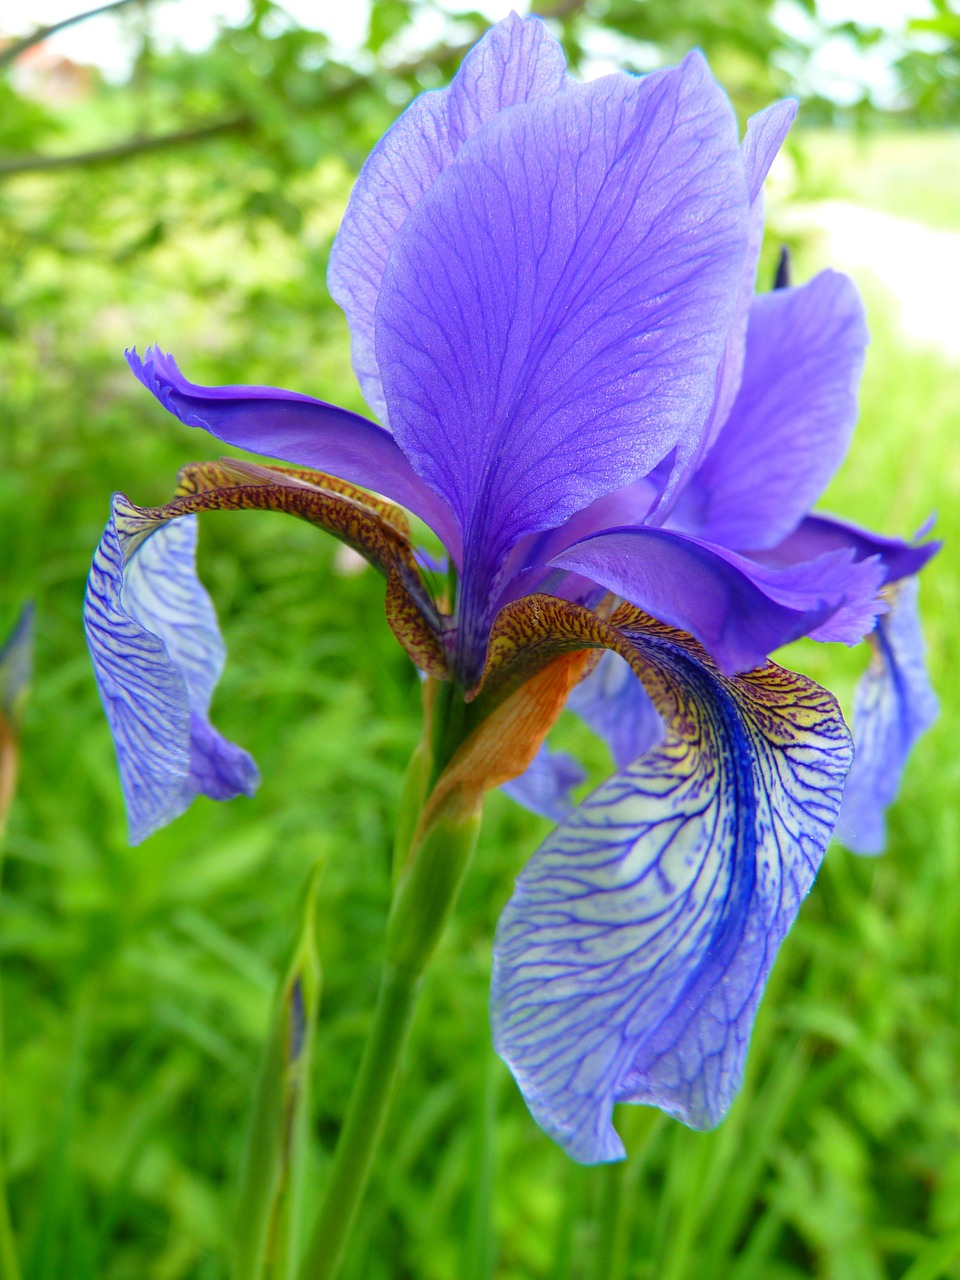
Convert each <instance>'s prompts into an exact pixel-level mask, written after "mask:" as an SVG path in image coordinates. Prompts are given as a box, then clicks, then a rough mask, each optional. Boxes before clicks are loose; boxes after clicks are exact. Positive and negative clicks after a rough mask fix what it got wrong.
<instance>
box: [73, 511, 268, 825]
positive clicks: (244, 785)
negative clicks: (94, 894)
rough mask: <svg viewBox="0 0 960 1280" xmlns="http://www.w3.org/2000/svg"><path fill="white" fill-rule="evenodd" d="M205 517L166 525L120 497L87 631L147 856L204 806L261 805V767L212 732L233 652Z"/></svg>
mask: <svg viewBox="0 0 960 1280" xmlns="http://www.w3.org/2000/svg"><path fill="white" fill-rule="evenodd" d="M196 539H197V528H196V517H195V516H187V517H185V518H183V519H179V520H171V521H170V522H169V523H160V522H159V521H156V520H151V519H150V518H149V517H146V516H144V515H143V514H142V513H141V512H139V511H138V510H137V508H136V507H134V506H133V505H132V504H131V503H130V502H129V501H128V499H127V498H125V497H124V495H123V494H115V495H114V498H113V510H112V513H111V516H110V522H109V524H108V525H107V528H106V530H105V532H104V535H103V540H102V541H101V543H100V546H99V547H98V548H97V552H96V555H95V556H94V561H93V567H92V569H91V571H90V578H89V581H88V584H87V595H86V600H85V603H84V626H85V629H86V633H87V643H88V644H89V646H90V653H91V656H92V658H93V665H94V671H95V673H96V677H97V684H98V685H99V687H100V696H101V698H102V699H103V705H104V708H105V710H106V713H107V720H108V721H109V724H110V729H111V732H112V734H113V740H114V745H115V746H116V750H117V761H118V764H119V767H120V780H121V783H122V786H123V795H124V800H125V801H126V806H127V815H128V818H129V822H130V839H131V842H132V843H133V844H139V843H140V841H141V840H144V839H146V837H147V836H148V835H150V834H151V832H153V831H156V830H157V828H158V827H162V826H164V825H165V824H166V823H168V822H171V821H172V820H173V819H174V818H176V817H177V816H178V815H179V814H181V813H183V811H184V810H185V809H186V808H187V807H188V805H189V804H190V803H191V801H192V800H193V799H194V797H195V796H196V795H199V794H203V795H208V796H212V797H213V798H214V799H217V800H224V799H229V798H231V797H233V796H236V795H240V794H243V795H252V794H253V792H254V790H255V789H256V787H257V784H258V782H259V774H258V772H257V766H256V765H255V764H254V762H253V760H252V759H251V757H250V756H249V755H248V754H247V753H246V752H245V751H243V750H241V748H240V747H237V746H235V745H234V744H233V743H232V742H228V741H227V739H226V738H224V737H223V736H222V735H221V734H219V733H218V732H217V731H216V729H214V728H213V726H212V725H211V724H210V721H209V718H208V716H209V710H210V700H211V698H212V696H213V691H214V688H215V686H216V684H217V681H218V680H219V678H220V673H221V671H222V669H223V662H224V648H223V641H222V639H221V637H220V631H219V628H218V626H217V619H216V615H215V613H214V610H213V605H212V604H211V601H210V597H209V596H208V595H207V593H206V591H205V590H204V589H203V587H202V586H201V584H200V582H199V580H198V579H197V576H196V566H195V557H196Z"/></svg>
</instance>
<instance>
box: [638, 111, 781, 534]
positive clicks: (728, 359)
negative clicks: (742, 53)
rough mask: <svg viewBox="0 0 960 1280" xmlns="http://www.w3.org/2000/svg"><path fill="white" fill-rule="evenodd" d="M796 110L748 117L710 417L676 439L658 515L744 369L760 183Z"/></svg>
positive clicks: (716, 430) (709, 436)
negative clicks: (740, 230)
mask: <svg viewBox="0 0 960 1280" xmlns="http://www.w3.org/2000/svg"><path fill="white" fill-rule="evenodd" d="M796 114H797V104H796V102H795V101H794V100H793V99H792V98H786V99H784V100H783V101H782V102H775V103H774V104H773V105H772V106H770V107H767V108H766V109H765V110H763V111H760V112H758V113H757V114H756V115H754V116H751V117H750V119H749V120H748V121H747V131H746V133H745V134H744V137H743V142H742V144H741V147H740V156H741V159H742V162H743V170H744V175H745V177H746V182H747V194H748V197H749V200H750V213H749V218H748V224H747V226H748V231H747V254H746V257H745V259H744V263H743V270H742V272H741V274H740V280H739V283H738V286H737V301H736V307H735V309H734V312H733V317H732V319H731V322H730V329H729V332H728V334H727V340H726V343H725V345H724V349H723V356H722V357H721V360H720V368H719V371H718V373H717V387H716V394H715V396H714V401H713V406H712V408H711V411H710V417H709V419H708V420H707V424H706V426H705V428H704V430H703V432H702V433H701V435H700V437H699V439H695V438H691V437H688V438H687V439H685V440H682V441H681V442H680V447H679V449H678V451H677V458H676V461H675V463H674V467H673V472H672V475H671V477H670V480H669V483H668V484H667V485H666V486H665V488H664V492H663V495H662V498H661V502H660V512H661V518H663V517H665V516H666V515H667V514H668V512H669V510H670V508H671V506H672V504H673V501H674V498H675V496H676V495H677V494H678V493H679V492H680V490H681V489H682V488H683V486H684V484H685V483H686V480H687V478H688V477H689V476H691V475H692V474H693V472H694V471H695V470H696V467H697V465H698V462H699V460H700V459H701V458H703V457H705V455H706V453H707V451H708V450H709V448H710V446H711V445H712V444H713V442H714V440H716V438H717V436H718V435H719V434H720V431H721V429H722V428H723V424H724V423H725V422H726V420H727V416H728V415H729V413H730V409H731V406H732V405H733V402H734V400H735V399H736V395H737V390H738V388H739V386H740V378H741V375H742V373H743V359H744V350H745V346H746V340H747V321H748V319H749V316H750V306H751V303H752V302H753V291H754V287H755V285H756V280H757V264H758V262H759V261H760V249H761V247H762V245H763V183H764V180H765V178H766V176H767V174H768V173H769V172H770V166H771V165H772V164H773V161H774V159H775V158H776V155H777V152H778V151H779V150H780V147H781V146H782V144H783V140H784V138H785V137H786V136H787V132H788V131H789V129H790V126H791V124H792V123H793V120H794V117H795V116H796Z"/></svg>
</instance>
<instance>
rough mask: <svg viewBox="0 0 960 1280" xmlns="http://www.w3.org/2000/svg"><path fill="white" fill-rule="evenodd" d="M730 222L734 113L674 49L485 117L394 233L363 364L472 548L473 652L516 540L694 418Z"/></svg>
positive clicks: (465, 586) (735, 187)
mask: <svg viewBox="0 0 960 1280" xmlns="http://www.w3.org/2000/svg"><path fill="white" fill-rule="evenodd" d="M746 212H747V208H746V188H745V180H744V175H743V166H742V164H741V162H740V157H739V152H738V146H737V140H736V132H735V127H734V122H733V116H732V113H731V110H730V106H729V103H728V102H727V101H726V99H725V97H724V95H723V94H722V92H721V91H720V89H719V88H718V86H717V85H716V84H715V82H714V81H713V80H712V79H711V78H710V75H709V72H708V71H707V70H706V67H705V65H704V63H703V60H702V59H701V58H700V57H698V56H696V55H691V57H690V58H688V59H687V60H686V62H685V63H684V64H683V66H682V67H681V68H679V69H677V70H675V71H670V72H664V73H656V74H654V75H651V76H648V77H646V78H645V79H643V80H634V79H632V78H630V77H627V76H610V77H607V78H605V79H602V80H597V81H594V82H592V83H591V84H587V85H576V86H573V87H570V88H568V89H566V90H565V91H564V92H563V93H559V94H555V95H554V96H552V97H549V98H541V99H538V100H536V101H534V102H530V103H526V104H524V105H521V106H516V107H513V108H511V110H509V111H504V112H501V113H500V114H499V115H497V116H495V117H494V118H493V119H492V120H491V121H489V122H488V123H487V125H485V126H484V128H483V129H482V130H480V132H479V133H477V134H475V135H474V137H472V138H471V139H470V140H469V141H468V142H467V143H465V144H464V146H463V148H462V149H461V151H460V153H459V155H458V157H457V160H456V163H455V164H453V165H451V166H450V167H449V168H447V169H446V170H445V171H444V172H443V173H442V174H441V175H440V176H439V177H438V179H437V181H436V182H435V183H434V184H433V186H432V187H431V189H430V190H429V191H428V192H427V194H426V195H425V196H424V197H423V198H422V199H421V200H420V202H419V203H418V204H417V206H416V208H415V209H414V210H413V212H412V213H411V214H410V215H409V217H408V218H407V220H406V221H405V223H404V224H403V226H402V228H401V229H400V231H399V232H398V234H397V237H396V240H395V241H394V246H393V250H392V252H391V255H390V259H389V262H388V264H387V267H386V270H385V271H384V276H383V285H382V289H381V293H380V301H379V304H378V310H377V356H378V360H379V364H380V372H381V377H382V379H383V387H384V393H385V395H386V399H387V402H388V404H389V406H390V421H391V426H392V428H393V431H394V434H395V436H396V439H397V441H398V442H399V443H400V445H401V446H402V448H403V450H404V452H405V453H406V454H407V456H408V457H409V458H410V459H411V461H412V462H413V464H414V466H415V467H416V469H417V471H418V473H419V474H420V475H421V476H423V478H424V479H426V480H427V481H428V482H429V483H430V484H431V485H432V486H433V487H434V488H435V489H436V490H437V492H438V493H442V494H443V495H444V497H445V498H446V499H447V500H448V502H449V503H450V505H451V507H452V508H453V510H454V511H455V513H456V515H457V518H458V520H459V522H460V525H461V528H462V529H463V530H464V532H465V537H466V538H467V540H468V541H469V544H470V546H471V548H473V549H474V555H473V558H472V562H469V563H468V562H466V561H465V563H464V572H463V577H462V579H461V624H462V625H461V638H462V642H463V643H464V644H465V646H466V647H467V648H468V649H471V651H472V650H475V649H478V648H479V647H481V642H482V635H483V633H484V631H485V627H486V624H487V622H488V619H487V618H486V616H485V611H486V610H487V608H488V601H489V599H490V595H491V584H492V581H493V579H494V578H495V576H496V573H497V570H498V569H499V567H500V564H501V563H502V561H503V558H504V556H505V555H506V553H507V552H508V551H509V549H510V548H511V547H512V546H513V545H514V544H515V543H516V542H517V541H518V540H519V539H520V538H521V537H522V536H523V535H524V534H525V533H530V532H534V531H537V530H540V529H547V528H551V527H553V526H556V525H557V524H559V523H561V522H562V521H564V520H566V519H567V518H568V517H569V516H571V515H572V514H573V513H574V512H575V511H578V510H580V509H582V508H583V507H585V506H587V505H588V504H589V503H590V502H592V501H593V500H594V499H595V498H596V497H598V496H599V495H600V494H602V493H605V492H609V491H610V490H613V489H618V488H621V487H623V486H624V485H626V484H629V483H630V482H631V481H633V480H635V479H637V478H638V477H639V476H642V475H644V474H645V473H646V472H648V471H649V470H650V469H651V467H652V466H653V465H654V464H655V463H656V462H657V461H658V460H659V459H660V458H662V457H663V456H664V455H665V454H666V453H667V452H668V450H669V449H670V448H671V447H672V446H673V445H674V444H675V443H676V441H677V440H678V439H679V438H680V437H681V436H682V435H684V434H685V433H687V432H696V431H698V430H700V428H701V427H702V425H703V421H704V418H705V416H706V413H707V411H708V409H709V406H710V402H711V399H712V395H713V389H714V383H715V379H716V370H717V363H718V361H719V357H720V351H721V350H722V346H723V341H724V338H725V335H726V329H727V325H728V323H729V319H730V313H731V309H732V305H733V303H732V295H733V292H734V290H735V285H736V281H737V279H738V278H739V273H740V270H741V268H742V262H743V255H744V251H745V244H746ZM481 656H482V655H481Z"/></svg>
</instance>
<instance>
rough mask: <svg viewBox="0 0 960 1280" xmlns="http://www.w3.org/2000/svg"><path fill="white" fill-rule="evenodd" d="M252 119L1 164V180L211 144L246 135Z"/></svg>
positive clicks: (5, 161) (7, 161)
mask: <svg viewBox="0 0 960 1280" xmlns="http://www.w3.org/2000/svg"><path fill="white" fill-rule="evenodd" d="M252 124H253V121H252V120H251V118H250V117H249V116H234V117H233V118H232V119H230V120H219V121H217V123H215V124H205V125H201V126H200V127H199V128H196V129H180V130H178V131H177V132H175V133H162V134H159V135H158V136H157V137H155V138H131V139H130V140H129V141H128V142H120V143H118V144H117V145H116V146H113V147H100V148H99V149H98V150H96V151H81V152H78V153H75V154H73V155H67V156H26V157H24V159H22V160H3V161H0V178H9V177H12V176H13V175H14V174H18V173H48V172H50V170H52V169H77V168H86V167H89V166H92V165H98V164H112V163H113V162H114V161H115V160H124V159H126V158H127V157H128V156H140V155H147V154H149V153H150V152H151V151H165V150H167V149H168V148H169V147H180V146H189V145H191V144H192V143H194V142H207V141H208V140H209V139H211V138H219V137H222V136H223V135H225V134H229V133H243V132H245V131H246V130H247V129H249V128H251V126H252Z"/></svg>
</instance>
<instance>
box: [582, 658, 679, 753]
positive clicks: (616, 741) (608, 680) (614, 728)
mask: <svg viewBox="0 0 960 1280" xmlns="http://www.w3.org/2000/svg"><path fill="white" fill-rule="evenodd" d="M567 706H568V707H569V708H570V710H571V711H573V712H575V713H576V714H577V715H578V716H579V717H580V719H581V720H583V721H585V722H586V723H587V724H588V725H589V726H590V728H591V729H592V730H593V731H594V733H595V734H597V736H598V737H600V738H602V739H603V740H604V742H606V744H607V745H608V746H609V748H610V753H611V755H612V756H613V760H614V763H615V764H616V766H617V768H618V769H622V768H624V767H625V766H626V765H628V764H633V762H634V760H636V759H637V757H638V756H641V755H643V753H644V752H645V751H649V750H650V749H651V747H655V746H656V745H657V743H658V742H660V740H661V739H662V737H663V722H662V721H661V719H660V717H659V716H658V715H657V712H656V708H655V707H654V705H653V703H652V702H651V701H650V695H649V694H648V693H647V691H646V689H644V687H643V685H642V684H641V683H640V681H639V680H638V679H637V677H636V676H635V675H634V674H633V672H632V671H631V670H630V668H629V667H628V666H627V664H626V663H625V662H624V660H623V659H622V658H621V657H619V656H618V655H617V654H615V653H605V654H604V655H603V657H602V658H601V659H600V661H599V663H598V664H597V667H596V670H594V671H593V672H591V674H590V675H589V676H587V678H586V680H584V681H583V682H582V683H581V684H578V685H577V686H576V688H575V689H574V690H573V692H572V693H571V695H570V697H569V698H568V699H567Z"/></svg>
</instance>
